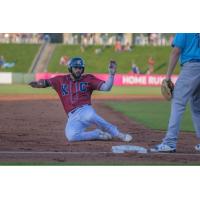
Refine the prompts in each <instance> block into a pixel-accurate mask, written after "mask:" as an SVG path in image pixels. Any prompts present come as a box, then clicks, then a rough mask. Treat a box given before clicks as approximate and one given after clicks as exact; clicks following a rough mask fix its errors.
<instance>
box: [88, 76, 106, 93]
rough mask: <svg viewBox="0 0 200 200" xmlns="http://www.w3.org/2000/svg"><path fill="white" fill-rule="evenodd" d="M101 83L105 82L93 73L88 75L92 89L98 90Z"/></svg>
mask: <svg viewBox="0 0 200 200" xmlns="http://www.w3.org/2000/svg"><path fill="white" fill-rule="evenodd" d="M103 83H105V81H103V80H101V79H98V78H97V77H95V76H93V75H90V87H91V89H92V90H100V87H101V85H102V84H103Z"/></svg>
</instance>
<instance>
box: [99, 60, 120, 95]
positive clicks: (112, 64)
mask: <svg viewBox="0 0 200 200" xmlns="http://www.w3.org/2000/svg"><path fill="white" fill-rule="evenodd" d="M116 70H117V63H116V62H115V61H114V60H111V61H110V63H109V66H108V71H109V76H108V79H107V81H106V82H105V83H103V84H102V85H101V87H100V91H110V90H111V88H112V86H113V82H114V77H115V73H116Z"/></svg>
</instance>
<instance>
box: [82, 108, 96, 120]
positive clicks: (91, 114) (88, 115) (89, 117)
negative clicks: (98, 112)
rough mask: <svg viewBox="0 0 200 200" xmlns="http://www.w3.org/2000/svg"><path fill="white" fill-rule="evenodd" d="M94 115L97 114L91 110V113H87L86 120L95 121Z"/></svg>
mask: <svg viewBox="0 0 200 200" xmlns="http://www.w3.org/2000/svg"><path fill="white" fill-rule="evenodd" d="M94 114H95V112H94V111H93V110H90V112H87V114H86V115H85V116H84V120H86V121H92V120H94Z"/></svg>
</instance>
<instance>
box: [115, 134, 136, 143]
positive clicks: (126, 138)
mask: <svg viewBox="0 0 200 200" xmlns="http://www.w3.org/2000/svg"><path fill="white" fill-rule="evenodd" d="M117 137H118V138H119V139H120V140H122V141H123V142H130V141H131V140H132V139H133V137H132V136H131V135H129V134H126V133H119V134H118V135H117Z"/></svg>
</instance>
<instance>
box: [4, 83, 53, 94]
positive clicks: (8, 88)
mask: <svg viewBox="0 0 200 200" xmlns="http://www.w3.org/2000/svg"><path fill="white" fill-rule="evenodd" d="M23 94H52V95H54V94H55V91H54V90H53V89H51V88H45V89H36V88H32V87H30V86H29V85H24V84H23V85H0V95H23Z"/></svg>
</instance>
